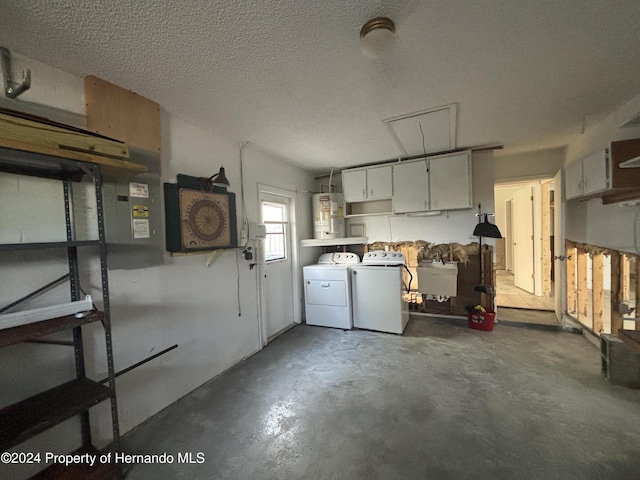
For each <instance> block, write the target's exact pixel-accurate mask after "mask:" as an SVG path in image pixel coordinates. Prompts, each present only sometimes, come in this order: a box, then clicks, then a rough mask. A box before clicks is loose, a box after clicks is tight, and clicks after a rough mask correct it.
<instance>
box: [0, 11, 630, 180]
mask: <svg viewBox="0 0 640 480" xmlns="http://www.w3.org/2000/svg"><path fill="white" fill-rule="evenodd" d="M380 15H382V16H388V17H390V18H391V19H393V21H394V22H395V23H396V32H397V43H396V46H395V50H394V51H393V52H392V54H391V55H390V56H388V57H386V58H382V59H378V60H370V59H367V58H365V57H364V56H363V55H362V54H361V53H360V50H359V44H358V40H359V31H360V28H361V26H362V25H363V24H364V23H365V22H366V21H367V20H368V19H370V18H372V17H375V16H380ZM639 19H640V2H638V0H615V1H612V0H600V1H598V0H589V1H584V0H573V1H569V0H566V1H556V2H535V1H531V0H476V1H473V2H459V1H448V2H442V1H436V0H423V1H418V0H387V1H373V0H371V1H368V0H353V1H344V0H322V1H314V0H233V1H232V0H224V1H223V0H210V1H188V0H172V1H170V2H165V1H152V0H137V1H135V2H132V1H130V0H110V1H107V2H97V1H87V0H55V1H54V0H43V1H36V0H33V1H25V0H3V1H2V5H1V7H0V45H2V46H6V47H8V48H10V49H11V50H13V51H15V52H17V53H20V54H23V55H26V56H28V57H31V58H33V59H36V60H40V61H42V62H44V63H47V64H49V65H52V66H55V67H58V68H61V69H63V70H65V71H68V72H70V73H73V74H75V75H78V76H81V77H83V76H85V75H89V74H93V75H96V76H98V77H101V78H104V79H105V80H108V81H110V82H113V83H115V84H118V85H120V86H122V87H124V88H127V89H130V90H133V91H135V92H137V93H139V94H141V95H144V96H145V97H148V98H150V99H152V100H154V101H157V102H159V103H160V104H161V105H162V106H163V108H165V109H166V110H168V111H169V112H171V113H173V114H175V115H178V116H180V117H183V118H185V119H189V120H190V121H192V122H193V123H197V124H199V125H202V126H204V127H207V128H212V129H214V130H215V131H217V132H220V133H222V134H224V135H226V136H228V137H230V138H233V139H236V140H239V141H250V142H251V143H253V144H254V145H256V146H259V147H261V148H263V149H265V150H268V151H271V152H273V153H275V154H276V155H278V156H281V157H283V158H286V159H289V160H291V161H293V162H294V163H298V164H300V165H303V166H306V167H308V168H310V169H313V170H314V171H318V172H320V171H326V170H328V169H329V168H330V167H337V168H341V167H345V166H352V165H358V164H363V163H371V162H376V161H382V160H388V159H393V158H397V157H398V155H400V151H399V148H398V146H397V144H396V143H395V142H394V139H393V138H392V136H391V135H390V133H389V131H388V129H387V128H386V126H385V125H384V124H383V122H382V120H383V119H388V118H391V117H396V116H399V115H403V114H408V113H412V112H416V111H420V110H426V109H430V108H434V107H439V106H442V105H446V104H452V103H455V104H456V105H457V146H458V147H475V146H481V145H492V144H503V145H504V146H505V149H504V150H503V151H502V152H500V153H501V154H513V153H518V152H524V151H532V150H539V149H545V148H555V147H560V146H563V145H565V144H567V143H568V142H569V141H571V139H572V138H573V137H575V136H577V135H580V131H581V129H582V127H583V122H586V125H587V126H588V125H590V124H592V123H593V122H594V121H595V120H596V119H599V118H602V117H604V115H606V114H608V113H610V112H612V111H613V110H614V109H615V108H616V107H617V106H618V105H620V104H621V103H622V102H624V101H626V100H628V99H630V98H632V97H633V96H635V95H637V94H638V93H640V41H639V40H640V21H639ZM36 81H37V79H35V78H34V82H36Z"/></svg>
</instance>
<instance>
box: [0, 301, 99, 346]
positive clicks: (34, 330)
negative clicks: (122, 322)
mask: <svg viewBox="0 0 640 480" xmlns="http://www.w3.org/2000/svg"><path fill="white" fill-rule="evenodd" d="M103 319H104V313H103V312H100V311H98V310H93V311H92V312H90V313H89V314H88V315H86V316H84V317H81V318H77V317H76V316H75V315H67V316H65V317H58V318H52V319H49V320H42V321H41V322H35V323H29V324H27V325H20V326H18V327H12V328H5V329H4V330H0V347H6V346H8V345H13V344H14V343H20V342H24V341H28V340H33V339H35V338H38V337H43V336H45V335H50V334H52V333H56V332H61V331H63V330H68V329H70V328H75V327H79V326H80V325H85V324H87V323H93V322H98V321H102V320H103Z"/></svg>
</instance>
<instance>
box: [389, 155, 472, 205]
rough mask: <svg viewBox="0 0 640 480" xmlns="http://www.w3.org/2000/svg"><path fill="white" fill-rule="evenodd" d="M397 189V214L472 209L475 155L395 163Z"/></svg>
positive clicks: (395, 203) (394, 196)
mask: <svg viewBox="0 0 640 480" xmlns="http://www.w3.org/2000/svg"><path fill="white" fill-rule="evenodd" d="M393 192H394V193H393V212H394V213H411V212H424V211H429V210H458V209H464V208H471V205H472V202H473V198H472V196H471V154H470V153H469V152H464V153H459V154H455V155H446V156H438V157H431V158H427V159H420V160H416V161H410V162H402V163H398V164H395V165H394V166H393Z"/></svg>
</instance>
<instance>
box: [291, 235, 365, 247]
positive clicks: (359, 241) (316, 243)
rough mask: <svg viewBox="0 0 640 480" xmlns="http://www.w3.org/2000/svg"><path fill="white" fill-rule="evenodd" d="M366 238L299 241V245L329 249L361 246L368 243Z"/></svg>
mask: <svg viewBox="0 0 640 480" xmlns="http://www.w3.org/2000/svg"><path fill="white" fill-rule="evenodd" d="M368 240H369V239H368V238H367V237H348V238H324V239H316V238H310V239H307V240H300V244H301V245H302V246H303V247H330V246H334V245H335V246H337V245H363V244H365V243H367V242H368Z"/></svg>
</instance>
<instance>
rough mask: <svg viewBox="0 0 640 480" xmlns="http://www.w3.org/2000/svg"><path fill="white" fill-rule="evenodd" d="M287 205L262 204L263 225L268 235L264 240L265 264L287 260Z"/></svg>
mask: <svg viewBox="0 0 640 480" xmlns="http://www.w3.org/2000/svg"><path fill="white" fill-rule="evenodd" d="M285 207H286V205H284V204H281V203H270V202H262V223H264V225H265V227H266V230H267V235H266V238H265V240H264V259H265V262H273V261H276V260H285V259H286V258H287V248H288V246H287V242H286V229H287V216H286V208H285Z"/></svg>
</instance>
